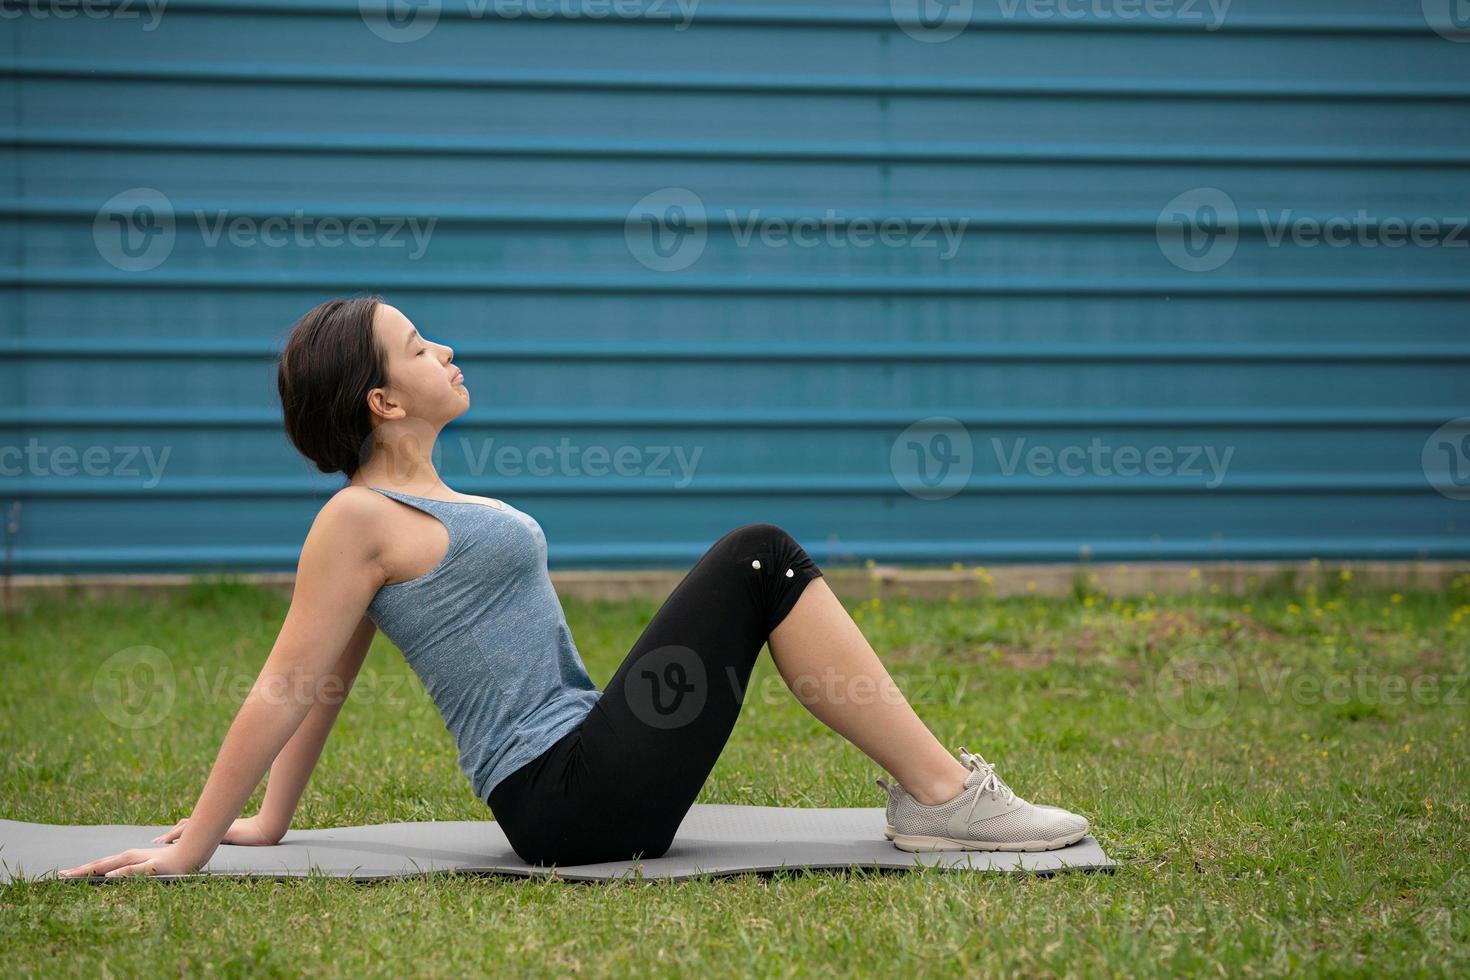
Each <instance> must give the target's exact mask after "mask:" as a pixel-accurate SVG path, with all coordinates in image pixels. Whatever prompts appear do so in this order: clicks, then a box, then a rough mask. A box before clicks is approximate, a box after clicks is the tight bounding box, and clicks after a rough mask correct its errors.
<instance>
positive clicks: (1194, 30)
mask: <svg viewBox="0 0 1470 980" xmlns="http://www.w3.org/2000/svg"><path fill="white" fill-rule="evenodd" d="M528 6H534V11H535V13H534V16H533V15H532V14H531V13H529V12H528ZM886 7H887V5H886V4H877V5H875V6H873V7H870V8H859V7H856V6H850V7H840V6H838V7H816V6H810V5H804V4H772V3H768V4H755V3H742V4H719V5H711V4H710V3H704V4H701V5H699V6H698V7H697V8H696V9H695V12H694V13H693V15H692V17H691V18H690V20H692V21H693V22H696V23H700V24H734V25H751V26H756V25H769V26H773V27H781V26H793V27H795V26H810V27H832V28H837V27H846V28H887V29H892V30H898V29H901V28H902V27H920V26H922V23H921V22H920V21H919V20H918V19H917V18H915V17H898V16H896V15H895V14H894V13H893V12H892V11H891V10H888V9H885V8H886ZM440 8H441V9H440V10H439V11H438V13H437V17H438V18H439V19H440V20H451V21H453V20H482V21H487V20H490V19H492V18H493V19H497V20H502V21H504V20H512V21H513V20H522V21H525V22H528V23H536V22H543V21H547V20H558V21H562V22H590V23H608V22H620V23H626V22H630V21H632V22H644V23H647V24H650V25H653V26H668V27H672V26H674V25H675V24H678V23H682V22H684V20H685V18H684V15H683V13H682V12H681V9H680V5H679V4H677V3H658V4H653V3H650V4H649V5H648V7H647V10H646V12H645V11H643V10H642V9H640V12H639V14H638V15H636V16H632V17H629V16H626V15H623V16H618V17H612V16H609V15H608V14H607V13H606V10H607V5H605V4H604V5H597V6H595V7H594V8H592V9H593V11H602V13H601V14H600V15H599V14H598V13H595V12H593V13H587V14H583V13H580V12H579V10H578V8H577V6H576V5H574V4H550V3H548V4H538V5H527V4H525V3H518V4H506V5H500V4H497V3H496V2H495V0H485V2H481V3H468V2H467V3H464V4H460V3H455V2H449V3H444V4H441V5H440ZM168 9H169V11H170V12H172V13H178V12H181V11H189V12H200V13H272V14H291V15H296V16H322V15H327V16H333V15H335V16H350V17H353V18H358V17H361V16H362V10H363V9H364V8H363V4H362V3H361V0H169V3H168ZM970 25H971V27H972V28H973V29H974V30H975V31H976V32H984V33H993V32H996V31H1030V30H1045V31H1070V32H1077V31H1082V32H1088V31H1107V32H1119V33H1160V32H1161V33H1183V34H1206V35H1215V34H1221V33H1226V34H1306V35H1312V36H1317V35H1333V34H1348V35H1358V34H1387V35H1411V36H1419V35H1424V34H1426V33H1427V27H1426V26H1425V23H1424V21H1423V19H1421V18H1412V17H1361V16H1359V17H1344V16H1336V17H1334V16H1331V15H1328V14H1324V15H1323V16H1320V17H1303V16H1290V17H1250V18H1247V17H1240V16H1229V17H1226V18H1224V20H1223V21H1222V22H1220V23H1219V24H1218V25H1215V26H1213V27H1212V26H1210V25H1208V24H1207V22H1206V21H1205V19H1204V18H1203V17H1201V18H1199V19H1192V18H1178V17H1176V18H1157V17H1156V18H1148V17H1138V18H1134V19H1128V18H1077V19H1073V18H1067V17H1035V18H1028V17H1007V16H1005V14H1004V13H1003V12H999V13H996V14H990V13H985V14H975V15H973V16H971V18H970Z"/></svg>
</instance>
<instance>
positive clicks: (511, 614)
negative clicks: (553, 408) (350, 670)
mask: <svg viewBox="0 0 1470 980" xmlns="http://www.w3.org/2000/svg"><path fill="white" fill-rule="evenodd" d="M372 489H373V490H376V491H377V492H378V493H381V494H383V495H384V496H387V497H390V498H392V499H394V500H397V501H399V502H400V503H402V504H405V505H407V506H410V507H414V508H416V509H418V510H422V511H424V512H426V513H428V514H429V515H431V516H433V517H435V518H437V519H438V520H439V521H440V522H441V523H442V524H443V525H444V527H445V529H446V530H447V531H448V533H449V547H448V550H447V551H446V552H445V554H444V558H443V560H442V561H440V562H439V564H438V565H437V566H435V567H434V568H432V569H430V570H429V571H428V572H425V573H424V574H423V575H420V576H418V577H417V578H413V579H409V580H408V581H406V582H398V583H394V584H391V585H384V586H383V587H382V588H381V589H379V590H378V592H377V594H376V595H375V596H373V600H372V602H371V603H370V604H369V605H368V609H367V613H368V616H370V617H371V618H372V620H373V622H374V623H376V624H377V625H378V628H379V629H381V630H382V631H383V634H384V635H385V636H387V637H388V639H390V640H392V641H393V643H394V644H396V645H397V647H398V648H399V649H400V650H402V651H403V655H404V657H405V658H406V659H407V660H408V663H409V665H410V666H411V667H412V668H413V670H414V673H415V674H417V675H418V677H419V680H420V681H422V682H423V684H424V687H425V689H426V690H427V691H428V692H429V696H430V697H431V698H432V699H433V701H434V705H435V707H436V708H438V710H439V713H440V715H441V716H442V718H443V719H444V724H445V727H446V728H448V730H449V732H450V734H451V735H453V736H454V740H455V744H456V745H457V746H458V748H459V764H460V768H461V769H462V770H463V771H464V772H465V774H466V775H467V776H468V777H469V779H470V783H471V785H472V786H473V788H474V792H475V795H476V796H477V797H479V798H480V799H481V800H487V799H488V798H489V795H490V791H491V790H492V789H493V788H494V787H495V785H496V784H497V783H499V782H500V781H501V780H502V779H504V778H505V777H506V776H508V775H510V774H511V773H512V772H514V771H515V770H516V769H517V768H519V767H520V766H522V765H524V764H525V763H526V762H529V761H530V760H531V759H533V758H535V757H536V756H537V755H539V754H540V753H541V752H542V751H543V750H545V749H546V748H547V747H548V746H550V745H551V744H552V743H554V742H555V741H556V740H557V739H558V738H560V737H561V736H562V735H564V734H566V733H567V732H569V731H571V730H572V729H573V728H576V727H577V726H578V725H579V724H581V722H582V720H583V719H584V718H585V717H586V715H587V712H588V711H590V710H591V709H592V706H593V705H594V704H596V703H597V700H598V699H599V698H600V697H601V696H602V694H601V692H600V691H598V690H597V687H596V686H595V685H594V684H593V683H592V679H591V677H589V676H588V674H587V669H586V666H585V665H584V664H583V663H582V659H581V656H580V655H579V654H578V652H577V648H576V645H575V643H574V642H573V640H572V633H571V630H570V628H569V627H568V626H567V621H566V616H565V614H564V613H563V611H562V608H561V602H560V600H559V599H558V597H557V595H556V590H555V589H554V588H553V587H552V584H551V577H550V575H549V573H548V570H547V565H546V536H545V535H544V534H543V533H542V531H541V526H540V525H539V524H538V523H537V522H536V520H535V519H534V518H533V517H531V515H529V514H527V513H525V512H524V511H520V510H517V509H516V508H514V507H512V506H510V505H509V504H505V505H504V507H503V508H499V507H495V506H493V505H490V504H482V503H475V502H470V501H450V500H435V499H432V498H428V497H418V496H414V495H412V494H406V493H400V492H398V491H395V490H387V489H384V488H382V487H373V488H372Z"/></svg>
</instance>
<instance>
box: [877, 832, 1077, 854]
mask: <svg viewBox="0 0 1470 980" xmlns="http://www.w3.org/2000/svg"><path fill="white" fill-rule="evenodd" d="M1089 829H1090V828H1087V827H1084V828H1083V829H1081V830H1079V831H1077V832H1076V833H1072V834H1068V835H1066V836H1065V837H1058V838H1057V839H1056V840H1028V841H1021V842H1019V843H1002V842H1000V841H982V840H955V839H954V838H953V837H930V836H927V835H923V834H912V835H911V834H898V833H895V834H892V835H890V834H889V833H888V832H887V831H884V833H883V836H885V837H887V838H888V839H889V840H891V841H893V846H894V847H896V848H898V849H899V850H901V851H910V852H915V853H918V852H929V851H1055V850H1056V849H1058V848H1061V847H1067V846H1069V845H1072V844H1075V843H1077V842H1078V841H1079V840H1081V839H1082V838H1084V837H1086V836H1087V831H1088V830H1089Z"/></svg>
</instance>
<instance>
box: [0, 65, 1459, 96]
mask: <svg viewBox="0 0 1470 980" xmlns="http://www.w3.org/2000/svg"><path fill="white" fill-rule="evenodd" d="M0 74H11V75H15V76H16V77H19V78H60V79H68V78H74V79H76V80H78V81H82V80H85V81H86V82H87V83H89V84H91V83H95V82H98V81H104V80H113V81H129V80H133V81H179V82H210V83H220V82H238V83H241V84H247V85H340V86H348V87H392V88H409V87H413V88H447V89H469V88H499V89H547V90H570V91H576V92H587V91H619V92H638V91H651V92H675V93H687V92H720V93H750V94H766V93H777V94H787V93H792V94H812V95H850V96H867V95H916V96H917V95H922V96H928V97H935V98H956V97H969V96H976V95H982V96H983V95H994V96H1004V97H1007V98H1038V99H1045V98H1062V97H1065V98H1078V99H1145V100H1154V99H1160V100H1163V99H1225V100H1229V99H1250V100H1253V101H1254V100H1261V99H1268V100H1273V101H1274V100H1304V101H1339V100H1343V101H1354V102H1357V101H1365V102H1397V101H1416V102H1460V101H1464V100H1466V99H1470V85H1466V84H1463V83H1459V82H1453V81H1443V82H1436V83H1435V84H1432V85H1430V84H1422V83H1415V82H1401V81H1394V80H1388V79H1385V80H1381V81H1373V82H1361V83H1359V82H1337V81H1333V82H1326V81H1320V80H1315V79H1306V80H1302V79H1274V80H1273V79H1267V80H1256V79H1212V80H1202V79H1181V78H1169V79H1148V78H1139V79H1120V78H1097V79H1089V80H1086V81H1074V80H1068V79H1059V78H1055V77H1047V76H1026V77H996V76H984V77H947V76H942V75H911V76H881V75H861V74H848V75H842V74H825V75H821V74H798V73H794V72H793V73H790V74H769V73H766V74H754V73H743V72H701V71H689V72H683V71H648V70H643V71H625V70H612V69H606V70H604V69H589V70H581V71H575V70H566V69H560V70H539V69H508V68H486V67H483V66H480V65H455V66H452V67H444V68H438V67H434V66H430V65H394V64H382V65H374V66H373V70H372V71H364V70H363V68H362V67H361V66H358V65H326V64H320V65H311V64H289V65H280V64H274V65H273V64H261V65H248V64H238V65H237V64H227V63H221V62H198V61H195V62H179V63H173V64H169V63H164V62H146V63H145V62H131V61H88V60H83V59H62V58H51V59H45V58H10V59H5V58H0Z"/></svg>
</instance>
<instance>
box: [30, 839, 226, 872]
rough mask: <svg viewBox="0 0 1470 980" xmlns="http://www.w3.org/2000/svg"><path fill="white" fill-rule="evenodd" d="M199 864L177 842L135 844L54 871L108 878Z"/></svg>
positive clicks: (178, 869)
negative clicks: (160, 845) (151, 844)
mask: <svg viewBox="0 0 1470 980" xmlns="http://www.w3.org/2000/svg"><path fill="white" fill-rule="evenodd" d="M205 860H208V858H206V859H205ZM203 865H204V861H200V860H197V859H195V858H193V857H191V856H190V855H189V854H188V853H186V852H185V851H184V850H183V849H182V848H180V847H178V846H177V845H173V846H169V847H135V848H133V849H131V850H127V851H123V852H122V853H120V854H113V855H111V856H110V857H105V858H98V859H97V860H95V861H89V862H88V863H86V864H79V865H77V866H76V867H75V868H66V869H64V870H62V871H58V872H57V874H59V875H60V876H61V877H63V878H85V877H88V876H90V875H105V876H106V877H108V878H121V877H124V876H127V875H182V874H190V873H192V872H195V871H198V870H199V869H200V868H201V867H203Z"/></svg>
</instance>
